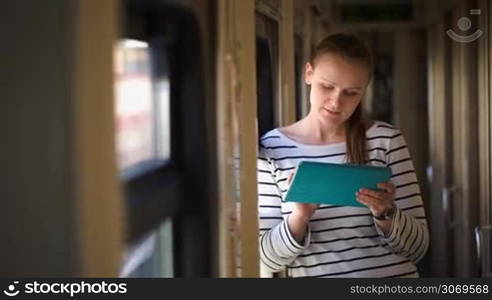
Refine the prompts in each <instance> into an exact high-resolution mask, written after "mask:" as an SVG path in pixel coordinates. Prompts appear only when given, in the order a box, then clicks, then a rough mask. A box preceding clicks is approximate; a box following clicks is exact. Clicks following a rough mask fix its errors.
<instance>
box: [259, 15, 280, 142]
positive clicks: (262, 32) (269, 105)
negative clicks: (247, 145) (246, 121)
mask: <svg viewBox="0 0 492 300" xmlns="http://www.w3.org/2000/svg"><path fill="white" fill-rule="evenodd" d="M277 68H278V23H277V22H276V21H275V20H274V19H272V18H270V17H267V16H265V15H263V14H260V13H256V73H257V74H256V80H257V99H258V105H257V116H258V135H259V136H262V135H263V134H265V133H266V132H268V131H269V130H271V129H273V128H274V127H275V125H277V123H278V120H277V118H276V108H277V103H278V100H277V91H278V71H277Z"/></svg>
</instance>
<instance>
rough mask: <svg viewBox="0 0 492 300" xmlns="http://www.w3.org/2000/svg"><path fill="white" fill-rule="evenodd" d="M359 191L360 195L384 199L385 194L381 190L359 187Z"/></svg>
mask: <svg viewBox="0 0 492 300" xmlns="http://www.w3.org/2000/svg"><path fill="white" fill-rule="evenodd" d="M359 192H360V193H361V194H362V195H366V196H370V197H373V198H376V199H379V200H385V196H386V195H385V194H384V193H383V192H378V191H374V190H370V189H360V190H359Z"/></svg>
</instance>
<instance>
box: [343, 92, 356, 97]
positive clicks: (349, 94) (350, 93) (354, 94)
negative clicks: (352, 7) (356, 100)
mask: <svg viewBox="0 0 492 300" xmlns="http://www.w3.org/2000/svg"><path fill="white" fill-rule="evenodd" d="M357 94H358V93H357V92H345V95H347V96H349V97H352V96H356V95H357Z"/></svg>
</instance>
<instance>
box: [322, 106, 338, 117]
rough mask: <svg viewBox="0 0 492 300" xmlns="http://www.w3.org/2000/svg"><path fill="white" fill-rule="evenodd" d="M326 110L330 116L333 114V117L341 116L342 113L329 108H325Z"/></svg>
mask: <svg viewBox="0 0 492 300" xmlns="http://www.w3.org/2000/svg"><path fill="white" fill-rule="evenodd" d="M323 109H324V110H326V111H327V112H329V113H330V114H333V115H339V114H340V113H341V112H339V111H333V110H330V109H328V108H325V107H323Z"/></svg>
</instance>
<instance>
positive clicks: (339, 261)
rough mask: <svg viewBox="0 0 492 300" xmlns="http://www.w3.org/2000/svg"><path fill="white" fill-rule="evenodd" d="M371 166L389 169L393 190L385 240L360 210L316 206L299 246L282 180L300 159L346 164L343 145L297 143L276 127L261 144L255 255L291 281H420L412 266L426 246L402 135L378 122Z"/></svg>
mask: <svg viewBox="0 0 492 300" xmlns="http://www.w3.org/2000/svg"><path fill="white" fill-rule="evenodd" d="M366 137H367V151H368V154H369V155H368V157H369V161H368V164H370V165H375V166H388V167H390V168H391V170H392V176H391V182H392V183H393V184H394V185H395V187H396V196H395V203H396V206H397V212H396V215H395V217H394V221H393V224H392V225H391V229H390V232H389V234H388V235H387V236H384V234H383V233H382V232H381V230H380V229H379V228H378V227H377V225H376V224H375V223H374V220H373V218H372V216H371V213H370V211H369V209H368V208H365V207H346V206H335V205H321V206H320V207H319V208H318V209H317V210H316V212H315V213H314V215H313V216H312V218H311V220H310V222H309V225H308V234H307V235H306V237H305V239H304V241H303V243H302V244H299V243H297V242H296V241H295V239H294V238H293V236H292V235H291V233H290V231H289V228H288V225H287V222H286V220H287V218H288V217H289V214H290V213H291V212H292V203H289V202H283V199H284V197H285V195H286V193H287V189H288V185H287V178H288V176H289V174H290V173H291V172H292V171H293V170H294V169H295V167H296V166H297V165H298V164H299V162H300V161H320V162H330V163H344V162H345V158H346V153H345V151H346V147H345V143H338V144H330V145H304V144H299V143H297V142H295V141H293V140H291V139H289V138H288V137H286V136H285V135H283V134H282V133H281V132H280V131H279V130H278V129H274V130H272V131H270V132H268V133H266V134H265V135H264V136H263V137H262V138H261V140H260V150H259V154H260V155H259V157H258V193H259V199H258V206H259V218H260V220H259V221H260V222H259V224H260V257H261V262H262V264H263V265H264V266H265V267H266V268H268V269H269V270H270V271H272V272H277V271H280V270H282V269H284V268H285V267H287V270H288V274H289V276H292V277H418V272H417V268H416V266H415V264H416V263H417V262H418V261H419V260H420V259H421V258H422V257H423V256H424V254H425V253H426V251H427V248H428V246H429V232H428V227H427V221H426V217H425V212H424V207H423V203H422V198H421V194H420V188H419V184H418V181H417V178H416V175H415V170H414V167H413V163H412V160H411V158H410V154H409V151H408V148H407V146H406V143H405V140H404V138H403V136H402V134H401V132H400V131H399V130H397V129H395V128H393V127H392V126H391V125H389V124H387V123H384V122H380V121H376V122H374V124H373V125H372V126H371V128H369V129H368V130H367V133H366Z"/></svg>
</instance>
